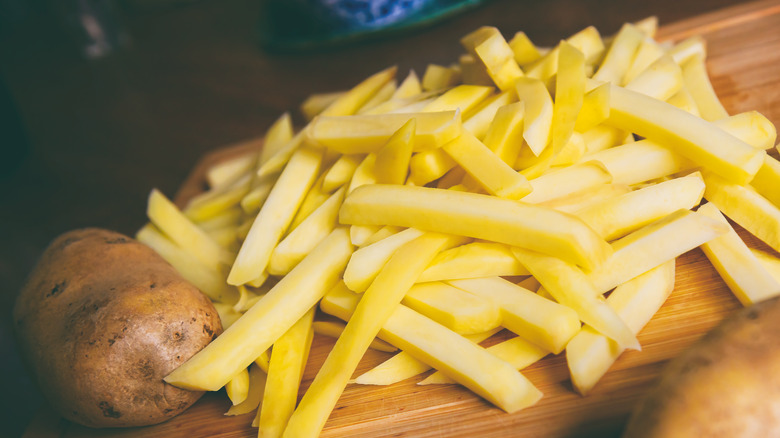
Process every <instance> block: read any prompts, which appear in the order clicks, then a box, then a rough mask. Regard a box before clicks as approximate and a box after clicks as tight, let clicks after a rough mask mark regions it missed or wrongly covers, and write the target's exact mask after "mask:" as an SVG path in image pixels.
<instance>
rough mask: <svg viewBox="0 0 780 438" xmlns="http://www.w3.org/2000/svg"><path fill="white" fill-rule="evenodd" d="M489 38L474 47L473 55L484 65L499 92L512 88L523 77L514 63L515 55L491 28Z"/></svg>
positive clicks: (502, 38)
mask: <svg viewBox="0 0 780 438" xmlns="http://www.w3.org/2000/svg"><path fill="white" fill-rule="evenodd" d="M493 29H494V32H492V33H491V35H490V36H488V37H487V38H485V39H484V40H482V41H480V42H479V44H478V45H477V46H476V47H474V55H476V57H477V59H479V60H481V61H482V63H483V64H484V65H485V70H486V71H487V74H488V75H489V76H490V78H491V79H493V82H494V83H495V84H496V86H497V87H498V88H499V89H500V90H501V91H506V90H509V89H511V88H512V87H513V86H514V83H515V81H516V80H517V78H520V77H522V76H523V71H522V70H521V69H520V66H519V65H517V62H516V61H515V54H514V52H513V51H512V48H511V47H509V43H507V42H506V40H505V39H504V37H503V36H502V35H501V33H500V32H499V31H498V29H496V28H493Z"/></svg>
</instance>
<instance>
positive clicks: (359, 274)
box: [344, 228, 424, 292]
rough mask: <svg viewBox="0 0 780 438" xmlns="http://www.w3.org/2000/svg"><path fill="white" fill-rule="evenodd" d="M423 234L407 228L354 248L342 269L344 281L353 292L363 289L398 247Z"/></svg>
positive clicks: (369, 283) (366, 287)
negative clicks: (356, 248)
mask: <svg viewBox="0 0 780 438" xmlns="http://www.w3.org/2000/svg"><path fill="white" fill-rule="evenodd" d="M423 234H424V233H423V232H422V231H420V230H416V229H414V228H407V229H405V230H403V231H400V232H398V233H397V234H394V235H392V236H388V237H386V238H384V239H382V240H380V241H377V242H375V243H372V244H371V245H366V246H363V247H361V248H360V249H358V250H356V251H355V253H354V254H352V257H350V259H349V263H348V264H347V268H346V270H345V271H344V283H346V285H347V287H349V288H350V289H351V290H352V291H354V292H363V291H365V290H366V289H368V286H369V285H371V282H372V281H374V278H376V276H377V274H379V271H381V270H382V267H383V266H384V265H385V264H386V263H387V261H388V260H390V257H392V256H393V253H395V251H397V250H398V248H400V247H402V246H403V245H405V244H407V243H408V242H411V241H412V240H414V239H416V238H418V237H420V236H422V235H423Z"/></svg>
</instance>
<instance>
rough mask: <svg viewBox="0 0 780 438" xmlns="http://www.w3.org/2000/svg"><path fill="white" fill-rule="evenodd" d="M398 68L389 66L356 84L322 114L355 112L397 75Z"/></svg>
mask: <svg viewBox="0 0 780 438" xmlns="http://www.w3.org/2000/svg"><path fill="white" fill-rule="evenodd" d="M396 71H397V68H396V67H395V66H393V67H389V68H387V69H385V70H382V71H380V72H378V73H374V74H373V75H371V76H369V77H368V78H366V79H364V80H363V81H362V82H360V83H359V84H357V85H355V86H354V87H353V88H352V89H351V90H349V91H347V92H346V93H344V94H343V95H341V96H339V97H338V98H337V99H336V100H335V101H333V103H331V104H330V105H328V107H327V108H325V109H324V110H323V111H322V113H321V114H320V115H321V116H348V115H351V114H355V112H357V110H358V109H360V107H362V106H363V105H365V104H366V102H368V100H369V99H371V97H372V96H373V95H374V94H376V93H377V92H378V91H379V90H380V89H382V87H384V85H385V84H386V83H387V82H390V81H391V80H393V78H394V77H395V73H396Z"/></svg>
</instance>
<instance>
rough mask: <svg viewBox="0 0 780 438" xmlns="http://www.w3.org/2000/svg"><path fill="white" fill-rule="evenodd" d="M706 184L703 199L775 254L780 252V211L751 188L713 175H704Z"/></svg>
mask: <svg viewBox="0 0 780 438" xmlns="http://www.w3.org/2000/svg"><path fill="white" fill-rule="evenodd" d="M704 183H705V184H706V186H707V189H706V190H705V191H704V197H705V198H706V199H707V200H708V201H710V202H712V203H713V204H715V206H717V207H718V210H720V211H721V212H723V214H725V215H726V216H728V217H729V219H731V220H733V221H734V222H736V223H738V224H739V225H740V226H741V227H742V228H744V229H746V230H747V231H748V232H750V234H752V235H754V236H756V237H758V238H759V239H761V240H762V241H763V242H764V243H766V244H767V245H769V246H770V247H772V248H773V249H774V250H775V251H780V207H778V206H776V205H774V204H772V202H770V201H769V200H768V199H767V198H765V197H763V196H761V194H760V193H758V192H757V191H756V190H755V189H754V188H753V187H752V186H750V185H747V186H743V185H739V184H734V183H732V182H729V181H727V180H725V179H723V178H721V177H719V176H718V175H714V174H712V173H705V174H704ZM775 190H779V189H778V188H775Z"/></svg>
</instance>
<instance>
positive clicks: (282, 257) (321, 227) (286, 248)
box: [267, 187, 346, 275]
mask: <svg viewBox="0 0 780 438" xmlns="http://www.w3.org/2000/svg"><path fill="white" fill-rule="evenodd" d="M345 191H346V188H344V187H342V188H340V189H339V190H337V191H336V192H335V193H333V194H332V195H331V196H330V197H329V198H328V199H327V200H326V201H325V202H323V203H322V204H321V205H320V206H319V207H317V209H316V210H314V211H313V212H312V213H311V214H310V215H309V216H307V217H306V219H304V221H303V222H301V223H300V225H298V226H297V227H295V229H293V230H292V231H291V232H290V234H288V235H287V236H285V238H284V239H282V241H281V242H279V244H278V245H276V247H275V248H274V250H273V252H272V253H271V258H270V260H269V261H268V268H267V269H268V273H269V274H271V275H285V274H287V273H288V272H290V271H291V270H292V268H294V267H295V265H297V264H298V263H300V261H301V260H303V258H304V257H306V254H308V253H309V252H311V250H312V249H314V247H315V246H317V244H318V243H320V242H321V241H322V239H324V238H326V237H327V236H328V234H330V233H331V231H333V229H334V228H336V226H337V225H338V215H339V208H340V207H341V203H342V201H343V200H344V193H345Z"/></svg>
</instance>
